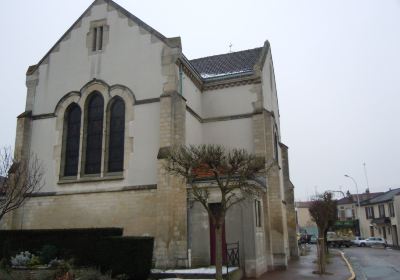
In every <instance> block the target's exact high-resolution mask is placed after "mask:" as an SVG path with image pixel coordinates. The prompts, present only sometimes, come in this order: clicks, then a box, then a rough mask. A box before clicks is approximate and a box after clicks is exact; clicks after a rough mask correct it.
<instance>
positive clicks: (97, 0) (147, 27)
mask: <svg viewBox="0 0 400 280" xmlns="http://www.w3.org/2000/svg"><path fill="white" fill-rule="evenodd" d="M101 3H107V4H109V5H111V6H112V7H114V8H115V9H116V10H118V11H120V12H121V13H122V14H124V15H125V16H126V17H127V18H129V19H131V20H132V21H133V22H135V23H136V24H137V25H138V26H140V27H142V28H143V29H145V30H146V31H147V32H149V33H151V34H153V35H154V36H156V37H157V38H158V39H160V40H161V41H163V42H164V43H166V44H167V45H168V41H167V38H166V37H165V36H164V35H162V34H161V33H160V32H158V31H157V30H155V29H154V28H152V27H151V26H150V25H148V24H146V23H145V22H144V21H142V20H141V19H139V18H138V17H136V16H134V15H133V14H131V13H130V12H129V11H128V10H126V9H124V8H123V7H121V6H120V5H118V4H117V3H115V2H114V1H112V0H95V1H94V2H93V3H92V4H91V5H90V6H89V7H88V8H87V9H86V10H85V11H84V12H83V13H82V15H81V16H80V17H79V18H78V19H77V20H76V21H75V22H74V23H73V24H72V25H71V27H70V28H68V30H67V31H66V32H65V33H64V34H63V35H62V36H61V38H60V39H59V40H58V41H57V42H56V43H55V44H54V46H53V47H52V48H51V49H50V50H49V51H48V52H47V53H46V55H45V56H44V57H43V58H42V59H41V60H40V61H39V62H38V63H37V64H36V65H31V66H29V68H28V70H27V72H26V74H27V75H31V74H33V72H34V71H35V70H36V69H37V68H38V67H39V66H40V65H41V64H42V62H43V61H44V60H45V59H46V58H47V57H48V56H49V55H50V54H51V53H52V51H53V50H54V49H55V48H57V46H58V44H59V43H60V42H61V41H62V40H63V39H64V37H66V36H67V35H68V33H69V32H71V31H72V29H74V27H75V25H76V24H78V22H79V21H80V20H81V19H82V18H83V17H84V16H85V15H86V13H87V12H88V11H89V10H90V9H91V8H92V7H93V6H95V5H98V4H101Z"/></svg>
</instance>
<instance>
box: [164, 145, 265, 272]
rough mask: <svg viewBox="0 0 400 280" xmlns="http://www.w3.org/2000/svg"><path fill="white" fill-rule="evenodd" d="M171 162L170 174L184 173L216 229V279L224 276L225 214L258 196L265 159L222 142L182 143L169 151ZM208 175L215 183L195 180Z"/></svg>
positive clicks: (169, 160)
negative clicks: (216, 200)
mask: <svg viewBox="0 0 400 280" xmlns="http://www.w3.org/2000/svg"><path fill="white" fill-rule="evenodd" d="M167 159H168V164H167V165H166V166H165V168H166V169H167V171H168V172H169V173H171V174H175V175H179V176H182V177H183V178H185V179H186V182H187V184H188V185H189V186H190V191H191V194H192V197H193V199H194V200H195V201H198V202H199V203H200V204H201V205H202V206H203V207H204V209H205V210H206V211H207V213H208V216H209V219H210V221H211V222H212V223H213V225H214V228H215V244H216V247H215V256H216V259H215V266H216V279H222V253H223V252H222V228H223V226H224V222H225V214H226V212H227V211H228V209H229V208H231V207H232V206H233V205H235V204H237V203H239V202H241V201H243V200H244V199H246V198H247V197H251V196H257V195H259V192H260V188H257V187H256V185H257V184H256V183H255V181H254V179H255V175H256V174H257V173H259V172H262V171H263V172H264V175H265V174H266V173H265V172H267V171H266V169H268V170H269V168H271V166H272V165H273V164H270V165H268V167H267V168H266V164H265V160H264V158H257V157H256V156H254V155H252V154H249V153H247V152H246V151H245V150H243V149H233V150H230V151H227V150H225V148H224V147H223V146H219V145H200V146H189V147H186V146H179V147H175V148H173V149H171V150H170V152H169V154H168V157H167ZM204 176H206V177H207V178H208V179H210V180H211V181H212V183H208V184H204V183H203V184H202V183H201V181H199V180H196V179H199V178H202V177H204ZM210 191H216V192H218V197H219V203H217V204H216V203H212V204H211V203H210V201H209V197H210Z"/></svg>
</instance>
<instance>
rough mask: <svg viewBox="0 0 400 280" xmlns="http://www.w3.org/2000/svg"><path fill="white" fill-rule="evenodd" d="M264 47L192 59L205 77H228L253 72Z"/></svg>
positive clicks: (191, 61)
mask: <svg viewBox="0 0 400 280" xmlns="http://www.w3.org/2000/svg"><path fill="white" fill-rule="evenodd" d="M261 50H262V48H255V49H250V50H244V51H239V52H232V53H226V54H220V55H213V56H207V57H202V58H197V59H192V60H190V63H191V64H192V66H193V67H194V68H195V69H196V70H197V72H199V73H200V75H201V77H202V78H203V79H206V80H207V79H219V78H227V77H232V76H235V75H248V74H252V73H253V67H254V65H255V64H256V63H257V61H258V59H259V58H260V55H261Z"/></svg>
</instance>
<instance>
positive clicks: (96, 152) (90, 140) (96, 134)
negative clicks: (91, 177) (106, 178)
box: [85, 92, 104, 174]
mask: <svg viewBox="0 0 400 280" xmlns="http://www.w3.org/2000/svg"><path fill="white" fill-rule="evenodd" d="M103 108H104V100H103V97H102V96H101V95H100V94H99V93H97V92H96V93H94V94H93V95H92V96H90V97H89V100H88V103H87V107H86V110H87V113H86V115H87V123H86V157H85V174H99V173H100V171H101V155H102V140H103Z"/></svg>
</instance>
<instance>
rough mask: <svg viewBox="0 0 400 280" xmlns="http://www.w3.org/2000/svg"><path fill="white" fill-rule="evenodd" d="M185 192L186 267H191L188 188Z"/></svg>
mask: <svg viewBox="0 0 400 280" xmlns="http://www.w3.org/2000/svg"><path fill="white" fill-rule="evenodd" d="M186 190H187V193H186V211H187V212H186V227H187V228H186V230H187V233H186V234H187V248H188V249H187V259H188V268H191V267H192V232H191V230H192V229H191V227H190V220H191V219H190V208H191V207H190V205H191V199H190V192H189V190H188V189H186Z"/></svg>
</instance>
